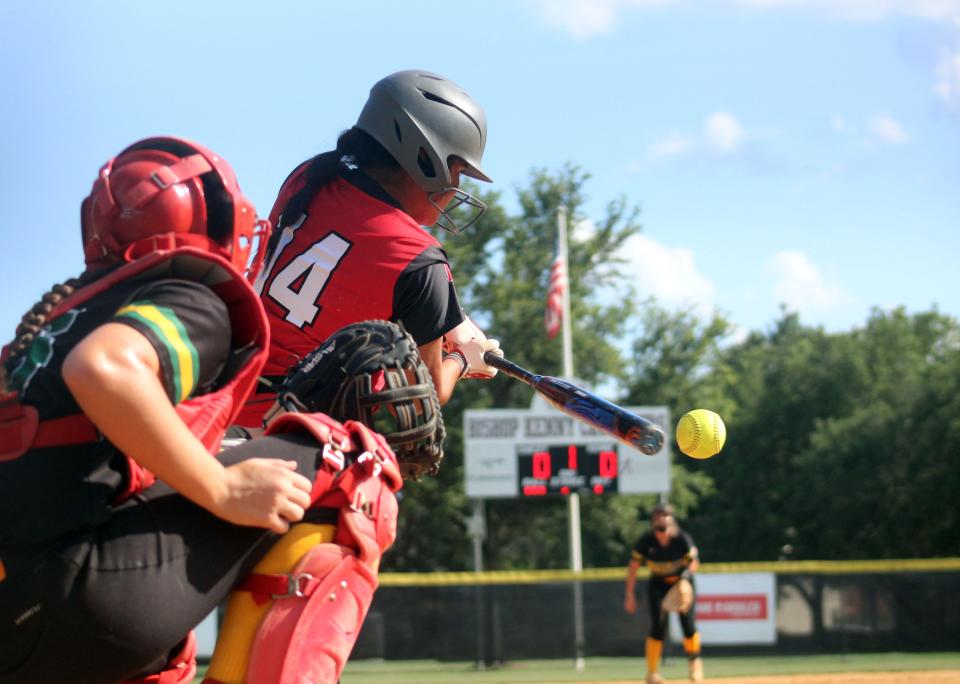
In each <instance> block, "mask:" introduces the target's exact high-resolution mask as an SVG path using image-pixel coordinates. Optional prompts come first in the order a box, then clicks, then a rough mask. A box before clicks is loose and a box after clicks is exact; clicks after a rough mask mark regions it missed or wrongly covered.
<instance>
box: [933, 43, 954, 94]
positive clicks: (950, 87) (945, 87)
mask: <svg viewBox="0 0 960 684" xmlns="http://www.w3.org/2000/svg"><path fill="white" fill-rule="evenodd" d="M934 92H936V94H937V95H938V96H939V97H940V99H942V100H944V101H945V102H947V103H948V104H951V105H957V106H960V52H956V53H954V54H951V55H948V56H946V57H944V58H943V59H942V60H941V62H940V64H939V65H938V66H937V83H936V85H935V86H934Z"/></svg>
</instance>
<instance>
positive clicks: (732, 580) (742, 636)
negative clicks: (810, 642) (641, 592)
mask: <svg viewBox="0 0 960 684" xmlns="http://www.w3.org/2000/svg"><path fill="white" fill-rule="evenodd" d="M695 583H696V587H697V593H696V605H695V610H696V618H697V627H698V629H699V630H700V640H701V643H703V644H704V645H710V644H773V643H776V641H777V582H776V578H775V576H774V574H773V573H772V572H747V573H717V574H704V575H700V576H699V577H697V578H696V580H695ZM670 635H671V637H672V638H673V640H674V641H680V640H681V639H682V638H683V635H682V633H681V632H680V625H679V620H677V619H676V616H671V619H670Z"/></svg>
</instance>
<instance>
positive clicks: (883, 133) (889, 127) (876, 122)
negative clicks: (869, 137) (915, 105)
mask: <svg viewBox="0 0 960 684" xmlns="http://www.w3.org/2000/svg"><path fill="white" fill-rule="evenodd" d="M867 126H868V127H869V128H870V132H871V133H873V135H874V136H876V137H877V138H878V139H879V140H880V141H881V142H885V143H890V144H891V145H902V144H903V143H905V142H907V141H908V140H909V139H910V136H909V135H907V132H906V131H905V130H904V129H903V126H901V125H900V123H899V122H898V121H897V120H896V119H894V118H893V117H891V116H887V115H886V114H878V115H877V116H875V117H873V118H872V119H870V121H869V122H868V124H867Z"/></svg>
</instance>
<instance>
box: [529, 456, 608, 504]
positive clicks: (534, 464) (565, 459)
mask: <svg viewBox="0 0 960 684" xmlns="http://www.w3.org/2000/svg"><path fill="white" fill-rule="evenodd" d="M617 460H618V454H617V448H616V446H615V445H614V444H608V445H593V444H563V445H558V446H551V447H548V448H546V449H539V450H537V449H532V448H530V447H519V448H518V449H517V476H518V477H519V478H520V479H519V483H518V486H517V491H518V493H519V494H520V496H544V495H546V494H569V493H570V492H579V491H582V490H589V491H591V492H593V493H594V494H616V493H617Z"/></svg>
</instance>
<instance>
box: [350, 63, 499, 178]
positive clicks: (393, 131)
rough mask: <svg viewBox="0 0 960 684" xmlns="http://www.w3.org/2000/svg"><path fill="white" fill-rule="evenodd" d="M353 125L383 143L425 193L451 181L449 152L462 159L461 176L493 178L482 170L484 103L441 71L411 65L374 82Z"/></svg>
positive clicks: (485, 123) (485, 122)
mask: <svg viewBox="0 0 960 684" xmlns="http://www.w3.org/2000/svg"><path fill="white" fill-rule="evenodd" d="M357 128H359V129H361V130H363V131H365V132H366V133H368V134H369V135H371V136H372V137H373V138H374V139H375V140H376V141H377V142H379V143H380V144H381V145H383V146H384V147H385V148H386V149H387V151H388V152H389V153H390V154H391V155H393V158H394V159H396V160H397V162H398V163H399V164H400V166H401V167H402V168H403V170H404V171H406V172H407V173H408V174H410V176H411V177H412V178H413V179H414V181H416V183H417V185H418V186H419V187H421V188H423V190H424V191H426V192H440V191H442V190H446V189H448V188H450V187H451V186H452V179H451V178H450V168H449V166H448V164H449V162H450V157H460V158H461V159H463V161H465V162H466V164H467V167H466V169H465V170H464V171H463V173H464V174H465V175H467V176H470V177H471V178H476V179H478V180H482V181H486V182H488V183H489V182H491V181H490V178H489V177H488V176H487V174H485V173H484V172H483V171H482V170H481V169H480V160H481V158H482V157H483V148H484V146H485V145H486V144H487V117H486V115H485V114H484V113H483V108H482V107H481V106H480V105H478V104H477V103H476V102H474V101H473V99H472V98H471V97H470V96H469V95H468V94H467V93H466V92H465V91H464V90H463V88H461V87H460V86H458V85H457V84H456V83H454V82H453V81H451V80H449V79H447V78H444V77H443V76H439V75H437V74H432V73H430V72H429V71H419V70H409V71H398V72H397V73H395V74H390V75H389V76H387V77H386V78H384V79H382V80H380V81H378V82H377V83H376V84H375V85H374V86H373V88H371V89H370V97H369V99H368V100H367V104H366V105H364V107H363V111H361V112H360V118H359V119H357ZM421 150H422V151H423V153H425V155H426V158H427V159H428V160H429V163H427V162H426V161H424V160H423V157H422V156H421Z"/></svg>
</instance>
